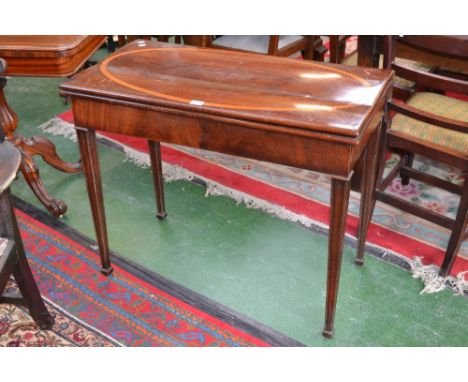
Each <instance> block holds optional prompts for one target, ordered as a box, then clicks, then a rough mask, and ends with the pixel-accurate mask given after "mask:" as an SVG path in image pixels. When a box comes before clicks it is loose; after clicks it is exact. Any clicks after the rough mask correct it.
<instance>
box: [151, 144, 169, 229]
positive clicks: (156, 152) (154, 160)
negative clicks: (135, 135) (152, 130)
mask: <svg viewBox="0 0 468 382" xmlns="http://www.w3.org/2000/svg"><path fill="white" fill-rule="evenodd" d="M148 148H149V154H150V159H151V169H152V171H153V183H154V191H155V193H156V204H157V207H158V212H157V214H156V216H157V218H158V219H160V220H163V219H165V218H166V216H167V212H166V207H165V206H164V178H163V173H162V161H161V143H160V142H155V141H148Z"/></svg>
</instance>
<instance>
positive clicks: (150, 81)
mask: <svg viewBox="0 0 468 382" xmlns="http://www.w3.org/2000/svg"><path fill="white" fill-rule="evenodd" d="M391 82H392V73H391V72H390V71H384V70H378V69H371V68H361V67H349V66H344V65H335V64H324V63H320V62H314V61H306V60H297V59H289V58H280V57H273V56H265V55H258V54H251V53H243V52H236V51H227V50H221V49H206V48H197V47H191V46H182V45H172V44H165V43H158V42H149V41H141V40H139V41H135V42H133V43H131V44H129V45H127V46H125V47H124V48H123V49H120V50H119V51H118V52H116V53H114V54H112V55H111V56H109V57H108V58H107V59H105V60H104V61H103V62H102V63H100V64H99V65H96V66H94V67H92V68H89V69H87V70H84V71H82V72H80V73H78V74H77V75H76V76H75V77H74V78H73V79H71V80H70V81H68V82H66V83H64V84H62V85H61V87H60V88H61V93H62V94H67V95H72V96H74V97H84V98H93V99H100V100H104V101H108V102H112V103H119V102H121V103H125V102H129V101H130V102H132V103H137V104H138V105H149V106H157V107H164V108H165V109H166V110H171V109H177V110H185V111H194V112H198V113H200V112H202V113H205V114H211V115H219V116H222V117H229V118H235V119H237V120H244V121H245V120H247V121H250V122H261V123H266V124H273V125H280V126H283V127H291V128H295V129H300V130H302V131H304V132H312V131H313V132H320V133H326V134H333V135H340V136H344V137H349V138H354V137H358V136H360V134H361V133H362V129H363V128H365V125H366V121H367V120H368V119H369V118H370V116H372V114H373V113H372V112H373V111H374V110H375V109H376V108H378V107H380V108H381V106H382V102H383V97H384V96H385V94H386V92H387V90H388V87H389V86H391Z"/></svg>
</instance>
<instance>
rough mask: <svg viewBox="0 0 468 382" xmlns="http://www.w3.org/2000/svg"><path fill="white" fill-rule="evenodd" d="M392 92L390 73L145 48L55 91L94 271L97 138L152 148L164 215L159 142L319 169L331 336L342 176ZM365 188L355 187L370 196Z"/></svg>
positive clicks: (103, 231) (153, 45) (344, 195)
mask: <svg viewBox="0 0 468 382" xmlns="http://www.w3.org/2000/svg"><path fill="white" fill-rule="evenodd" d="M391 84H392V73H391V72H390V71H380V70H374V69H367V68H366V69H363V68H353V67H345V66H341V65H332V64H322V63H315V62H312V61H300V60H291V59H287V58H279V57H273V56H265V55H257V54H248V53H242V52H236V51H224V52H221V51H220V50H215V49H206V48H197V47H186V46H185V47H181V46H177V45H170V44H164V43H158V42H148V41H136V42H133V43H131V44H128V45H126V46H125V47H124V48H123V49H121V50H120V51H119V52H117V53H115V54H113V55H111V56H110V57H109V58H107V59H106V60H104V61H103V62H102V63H101V64H99V66H95V67H92V68H89V69H87V70H84V71H82V72H81V73H79V74H77V75H76V76H75V77H74V78H73V79H71V80H70V81H68V82H66V83H63V84H62V85H61V86H60V92H61V94H62V95H64V96H68V97H70V98H71V100H72V105H73V114H74V118H75V125H76V130H77V134H78V141H79V145H80V151H81V155H82V160H83V169H84V174H85V177H86V182H87V188H88V193H89V198H90V203H91V207H92V211H93V220H94V224H95V228H96V235H97V238H98V243H99V249H100V254H101V259H102V263H103V270H104V271H106V272H110V271H111V268H110V262H109V246H108V242H107V228H106V225H105V214H104V204H103V198H102V185H101V180H100V175H99V165H98V159H97V150H96V149H95V145H96V143H95V130H103V131H109V132H114V133H120V134H125V135H131V136H137V137H142V138H145V139H147V140H148V141H149V142H150V143H149V145H150V146H149V147H150V153H151V162H152V166H153V174H154V175H153V180H154V184H155V188H156V195H157V198H158V211H159V213H164V214H165V211H164V204H163V202H164V198H163V193H162V191H163V189H162V174H161V159H160V153H159V142H167V143H175V144H181V145H185V146H190V147H195V148H202V149H207V150H212V151H218V152H223V153H227V154H233V155H239V156H243V157H248V158H254V159H260V160H266V161H270V162H275V163H280V164H286V165H291V166H296V167H300V168H305V169H311V170H315V171H321V172H324V173H327V174H329V175H331V177H332V178H333V181H332V182H333V191H332V195H331V205H332V209H331V214H330V218H331V221H330V247H329V265H328V282H327V307H326V324H325V329H324V332H323V334H324V335H325V336H331V334H332V332H333V318H334V312H335V305H336V298H337V293H338V281H339V273H340V267H341V255H342V250H343V238H344V222H345V220H346V214H347V205H348V199H349V189H350V184H351V178H352V175H353V173H354V171H355V169H356V168H357V167H358V163H362V161H363V160H364V161H366V159H365V158H364V159H362V155H363V152H364V151H365V150H366V147H367V146H368V142H369V141H372V142H375V141H376V140H377V139H376V138H375V136H376V135H377V134H378V127H379V125H380V121H381V119H382V116H383V108H384V105H385V103H386V100H387V98H388V97H390V92H391ZM372 150H375V149H370V151H372ZM370 157H372V155H371V156H370ZM366 166H367V168H368V169H369V171H371V169H372V168H374V167H375V164H373V163H372V162H369V163H368V164H366ZM370 181H371V182H372V178H370ZM367 182H368V180H367V179H366V180H363V181H362V183H361V184H362V187H366V189H369V184H368V183H367Z"/></svg>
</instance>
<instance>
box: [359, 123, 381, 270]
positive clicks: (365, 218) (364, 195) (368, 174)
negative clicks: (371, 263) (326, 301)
mask: <svg viewBox="0 0 468 382" xmlns="http://www.w3.org/2000/svg"><path fill="white" fill-rule="evenodd" d="M381 126H382V125H380V126H379V128H378V129H377V130H376V131H375V132H374V134H373V135H372V137H371V139H370V141H369V143H368V144H367V146H366V149H365V152H364V154H363V157H362V160H363V161H364V163H363V165H364V171H363V177H362V181H361V203H360V213H359V228H358V245H357V255H356V260H355V263H356V264H357V265H363V264H364V249H365V245H366V237H367V231H368V229H369V224H370V222H371V219H372V212H373V210H374V205H375V197H374V191H375V187H376V184H377V176H378V168H377V165H378V162H379V161H378V158H379V147H380V141H379V138H380V128H381Z"/></svg>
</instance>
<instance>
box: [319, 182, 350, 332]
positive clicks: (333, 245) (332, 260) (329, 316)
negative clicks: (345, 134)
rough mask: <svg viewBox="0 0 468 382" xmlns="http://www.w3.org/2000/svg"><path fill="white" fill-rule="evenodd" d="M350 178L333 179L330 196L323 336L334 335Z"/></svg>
mask: <svg viewBox="0 0 468 382" xmlns="http://www.w3.org/2000/svg"><path fill="white" fill-rule="evenodd" d="M350 186H351V182H350V180H342V179H332V183H331V196H330V237H329V239H328V271H327V300H326V305H325V327H324V329H323V332H322V334H323V336H324V337H327V338H331V337H333V321H334V318H335V308H336V299H337V296H338V285H339V281H340V271H341V258H342V255H343V245H344V235H345V224H346V217H347V214H348V203H349V191H350Z"/></svg>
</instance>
